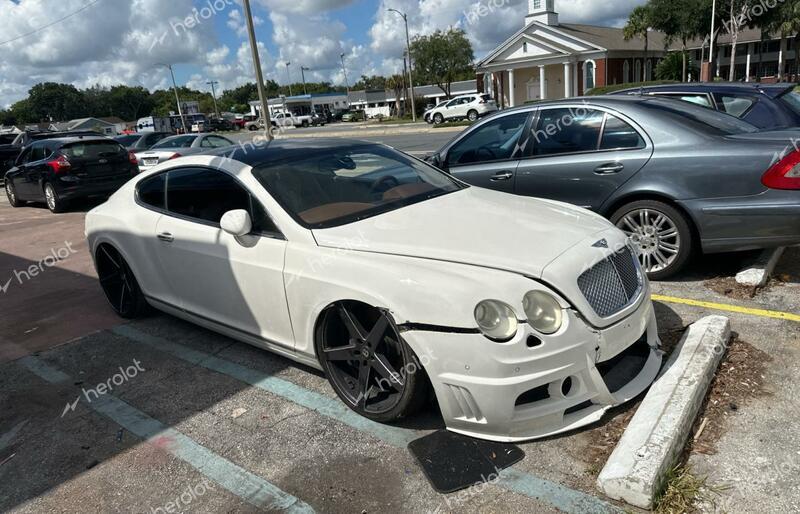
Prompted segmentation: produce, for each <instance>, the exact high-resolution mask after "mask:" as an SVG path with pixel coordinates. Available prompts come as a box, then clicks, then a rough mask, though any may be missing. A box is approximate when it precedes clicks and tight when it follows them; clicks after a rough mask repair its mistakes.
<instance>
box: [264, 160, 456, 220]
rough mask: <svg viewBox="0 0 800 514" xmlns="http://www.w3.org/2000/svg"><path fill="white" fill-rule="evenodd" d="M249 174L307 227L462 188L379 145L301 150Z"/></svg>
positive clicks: (371, 213)
mask: <svg viewBox="0 0 800 514" xmlns="http://www.w3.org/2000/svg"><path fill="white" fill-rule="evenodd" d="M253 175H254V176H255V177H256V179H258V181H259V182H260V183H261V185H263V186H264V188H266V190H267V191H268V192H269V193H270V194H271V195H272V196H273V197H274V198H275V199H276V200H277V201H278V203H280V204H281V205H282V206H283V208H284V209H285V210H286V211H287V212H288V213H289V214H290V215H291V216H292V217H293V218H294V219H295V220H296V221H297V222H298V223H300V224H301V225H303V226H305V227H307V228H329V227H335V226H340V225H345V224H347V223H352V222H354V221H358V220H361V219H364V218H369V217H371V216H375V215H378V214H381V213H385V212H389V211H393V210H396V209H399V208H401V207H404V206H407V205H411V204H413V203H417V202H422V201H425V200H428V199H430V198H434V197H437V196H441V195H445V194H448V193H452V192H454V191H458V190H460V189H463V188H464V187H466V186H464V185H462V184H461V183H460V182H457V181H455V180H453V179H452V178H451V177H450V176H448V175H447V174H445V173H443V172H441V171H439V170H437V169H435V168H432V167H431V166H428V165H427V164H425V163H422V162H420V161H417V160H416V159H413V158H411V157H408V156H405V155H403V154H401V153H400V152H397V151H395V150H392V149H391V148H388V147H384V146H380V145H359V146H351V147H345V148H341V149H339V148H336V149H332V148H325V149H324V150H319V151H311V152H304V153H303V155H301V156H299V157H298V156H297V155H293V156H292V157H291V158H287V159H282V160H278V161H270V162H267V163H263V164H260V165H256V166H255V167H254V169H253Z"/></svg>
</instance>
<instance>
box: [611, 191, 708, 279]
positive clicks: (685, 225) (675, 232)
mask: <svg viewBox="0 0 800 514" xmlns="http://www.w3.org/2000/svg"><path fill="white" fill-rule="evenodd" d="M611 222H612V223H614V225H616V226H617V227H618V228H619V229H621V230H623V231H624V232H625V233H626V234H628V236H629V237H630V238H631V240H632V242H634V244H635V246H637V247H638V248H639V249H640V254H639V261H640V262H641V263H642V267H643V268H644V270H645V271H646V272H647V276H648V277H649V278H650V279H651V280H663V279H665V278H669V277H671V276H673V275H675V274H676V273H678V272H680V271H681V270H682V269H683V268H684V267H685V266H686V263H687V262H688V260H689V258H690V257H691V255H692V252H693V251H694V246H695V245H694V239H693V234H692V228H691V225H690V221H689V220H688V219H687V218H686V216H685V215H684V214H683V213H682V212H680V211H679V210H678V209H676V208H675V207H673V206H671V205H669V204H667V203H664V202H659V201H656V200H639V201H636V202H631V203H629V204H627V205H624V206H622V207H621V208H619V209H617V211H616V212H615V213H614V214H612V215H611Z"/></svg>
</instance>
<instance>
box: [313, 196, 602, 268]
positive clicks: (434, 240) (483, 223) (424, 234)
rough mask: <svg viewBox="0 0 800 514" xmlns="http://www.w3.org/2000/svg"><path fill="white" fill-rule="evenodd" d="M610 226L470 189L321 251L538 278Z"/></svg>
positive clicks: (334, 236) (320, 234)
mask: <svg viewBox="0 0 800 514" xmlns="http://www.w3.org/2000/svg"><path fill="white" fill-rule="evenodd" d="M611 227H612V225H611V224H610V223H609V222H608V221H607V220H605V219H604V218H602V217H600V216H598V215H597V214H594V213H592V212H590V211H587V210H585V209H581V208H578V207H575V206H572V205H568V204H565V203H561V202H553V201H550V200H541V199H536V198H529V197H522V196H516V195H510V194H507V193H500V192H497V191H491V190H488V189H482V188H478V187H470V188H467V189H465V190H462V191H458V192H456V193H451V194H448V195H445V196H441V197H438V198H434V199H432V200H428V201H424V202H420V203H417V204H414V205H409V206H407V207H404V208H401V209H398V210H395V211H391V212H388V213H386V214H381V215H378V216H375V217H373V218H368V219H365V220H362V221H358V222H355V223H350V224H348V225H344V226H341V227H335V228H329V229H319V230H314V231H313V233H314V237H315V238H316V241H317V244H319V245H320V246H324V247H330V248H341V249H346V250H360V251H368V252H378V253H385V254H392V255H401V256H407V257H417V258H424V259H435V260H440V261H447V262H457V263H462V264H468V265H475V266H482V267H486V268H494V269H500V270H504V271H511V272H514V273H521V274H524V275H527V276H530V277H533V278H541V276H542V272H543V270H544V268H545V267H546V266H547V265H548V264H549V263H551V262H552V261H553V260H555V259H556V258H557V257H558V256H560V255H561V254H563V253H564V252H566V251H567V250H569V249H570V248H571V247H573V246H575V245H576V244H578V243H579V242H581V241H582V240H584V239H586V238H588V237H590V236H593V235H595V234H598V233H600V232H602V231H605V230H608V229H609V228H611Z"/></svg>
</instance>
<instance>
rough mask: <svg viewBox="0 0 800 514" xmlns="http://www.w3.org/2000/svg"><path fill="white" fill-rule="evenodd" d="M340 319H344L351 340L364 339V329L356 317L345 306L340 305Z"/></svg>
mask: <svg viewBox="0 0 800 514" xmlns="http://www.w3.org/2000/svg"><path fill="white" fill-rule="evenodd" d="M338 310H339V317H340V318H341V319H342V323H344V326H345V328H346V329H347V333H348V334H350V338H351V339H356V340H361V339H364V328H363V327H362V326H361V323H359V322H358V320H357V319H355V317H353V315H352V314H351V313H350V311H348V310H347V308H346V307H345V306H344V305H341V304H340V305H339V309H338Z"/></svg>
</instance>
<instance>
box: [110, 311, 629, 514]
mask: <svg viewBox="0 0 800 514" xmlns="http://www.w3.org/2000/svg"><path fill="white" fill-rule="evenodd" d="M111 332H113V333H115V334H117V335H119V336H122V337H124V338H127V339H129V340H131V341H135V342H138V343H143V344H146V345H148V346H150V347H152V348H154V349H156V350H159V351H162V352H164V353H168V354H170V355H172V356H174V357H177V358H179V359H181V360H183V361H186V362H189V363H191V364H196V365H198V366H202V367H204V368H206V369H209V370H211V371H215V372H217V373H221V374H223V375H227V376H229V377H231V378H234V379H236V380H239V381H241V382H245V383H247V384H250V385H252V386H254V387H256V388H259V389H262V390H264V391H267V392H269V393H272V394H275V395H276V396H280V397H282V398H284V399H286V400H288V401H291V402H293V403H296V404H298V405H301V406H303V407H306V408H308V409H310V410H313V411H316V412H318V413H320V414H321V415H323V416H326V417H328V418H331V419H334V420H336V421H339V422H341V423H344V424H346V425H349V426H351V427H353V428H355V429H356V430H360V431H362V432H366V433H368V434H369V435H372V436H373V437H376V438H378V439H380V440H382V441H384V442H386V443H388V444H389V445H391V446H394V447H397V448H401V449H405V448H406V446H407V445H408V443H409V442H411V441H413V440H414V439H417V438H418V437H421V436H423V435H425V433H423V432H420V431H417V430H412V429H407V428H400V427H395V426H392V425H383V424H380V423H376V422H374V421H371V420H369V419H367V418H365V417H363V416H360V415H358V414H356V413H355V412H353V411H352V410H350V409H349V408H348V407H347V406H346V405H344V404H343V403H342V402H341V401H339V400H338V399H333V398H329V397H327V396H325V395H322V394H320V393H316V392H314V391H309V390H308V389H306V388H304V387H302V386H298V385H297V384H294V383H292V382H288V381H286V380H283V379H280V378H276V377H272V376H269V375H266V374H264V373H262V372H259V371H257V370H254V369H252V368H247V367H245V366H242V365H239V364H236V363H233V362H231V361H227V360H225V359H222V358H219V357H216V356H214V355H210V354H208V353H205V352H201V351H198V350H193V349H191V348H189V347H187V346H184V345H182V344H179V343H173V342H172V341H168V340H166V339H164V338H162V337H159V336H154V335H150V334H147V333H145V332H142V331H141V330H138V329H136V328H133V327H132V326H130V325H120V326H117V327H114V328H113V329H111ZM497 485H500V486H501V487H504V488H505V489H508V490H509V491H513V492H515V493H517V494H521V495H523V496H527V497H529V498H533V499H536V500H539V501H541V502H544V503H547V504H550V505H552V506H553V507H555V508H557V509H559V510H562V511H564V512H567V513H570V514H573V513H574V514H578V513H588V514H599V513H607V512H622V511H621V510H619V509H617V508H616V507H615V506H613V505H611V504H610V503H608V502H606V501H603V500H601V499H600V498H597V497H596V496H592V495H590V494H587V493H584V492H581V491H578V490H576V489H572V488H570V487H567V486H564V485H561V484H558V483H555V482H550V481H548V480H545V479H542V478H539V477H536V476H534V475H531V474H529V473H526V472H524V471H521V470H519V469H516V468H513V467H512V468H508V469H505V470H503V471H502V472H500V480H498V482H497Z"/></svg>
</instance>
